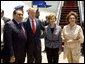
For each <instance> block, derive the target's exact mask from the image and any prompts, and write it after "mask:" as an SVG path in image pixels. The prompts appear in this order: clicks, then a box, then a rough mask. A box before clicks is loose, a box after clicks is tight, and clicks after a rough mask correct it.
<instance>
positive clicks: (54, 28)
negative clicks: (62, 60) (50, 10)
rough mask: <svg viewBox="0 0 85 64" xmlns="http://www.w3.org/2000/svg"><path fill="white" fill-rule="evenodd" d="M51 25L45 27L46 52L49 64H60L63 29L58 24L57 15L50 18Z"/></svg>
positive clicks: (51, 15)
mask: <svg viewBox="0 0 85 64" xmlns="http://www.w3.org/2000/svg"><path fill="white" fill-rule="evenodd" d="M48 20H49V21H48V22H49V25H47V26H46V27H45V33H44V34H43V35H42V37H45V50H46V54H47V60H48V63H58V59H59V54H60V53H61V49H62V39H61V27H60V26H58V25H57V24H56V15H55V14H50V15H49V16H48Z"/></svg>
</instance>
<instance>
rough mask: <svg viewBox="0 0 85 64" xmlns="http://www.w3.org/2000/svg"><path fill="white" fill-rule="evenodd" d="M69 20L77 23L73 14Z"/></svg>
mask: <svg viewBox="0 0 85 64" xmlns="http://www.w3.org/2000/svg"><path fill="white" fill-rule="evenodd" d="M69 22H70V23H75V22H76V18H75V16H74V15H71V16H70V17H69Z"/></svg>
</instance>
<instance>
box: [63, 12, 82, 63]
mask: <svg viewBox="0 0 85 64" xmlns="http://www.w3.org/2000/svg"><path fill="white" fill-rule="evenodd" d="M77 19H78V15H77V13H75V12H73V11H71V12H70V13H69V14H68V15H67V18H66V20H67V21H69V24H68V25H66V26H64V28H63V31H62V39H63V41H64V58H66V57H67V59H68V62H69V63H79V59H80V56H81V43H83V41H84V35H83V31H82V28H81V27H80V26H79V25H77V24H76V22H77Z"/></svg>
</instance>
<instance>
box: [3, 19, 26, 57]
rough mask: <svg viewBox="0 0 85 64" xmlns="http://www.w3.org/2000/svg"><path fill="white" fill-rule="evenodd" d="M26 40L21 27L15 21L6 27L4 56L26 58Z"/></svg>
mask: <svg viewBox="0 0 85 64" xmlns="http://www.w3.org/2000/svg"><path fill="white" fill-rule="evenodd" d="M25 47H26V38H25V37H24V35H23V34H22V32H21V31H20V28H19V25H18V24H17V22H16V21H15V20H14V19H13V20H12V21H9V22H7V23H6V24H5V27H4V49H3V50H4V52H3V54H4V56H5V57H11V56H15V57H17V58H24V57H25V54H26V48H25Z"/></svg>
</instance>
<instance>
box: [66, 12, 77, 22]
mask: <svg viewBox="0 0 85 64" xmlns="http://www.w3.org/2000/svg"><path fill="white" fill-rule="evenodd" d="M71 15H73V16H75V18H76V23H77V20H78V14H77V13H76V12H73V11H71V12H70V13H69V14H68V15H67V17H66V21H69V17H70V16H71Z"/></svg>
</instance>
